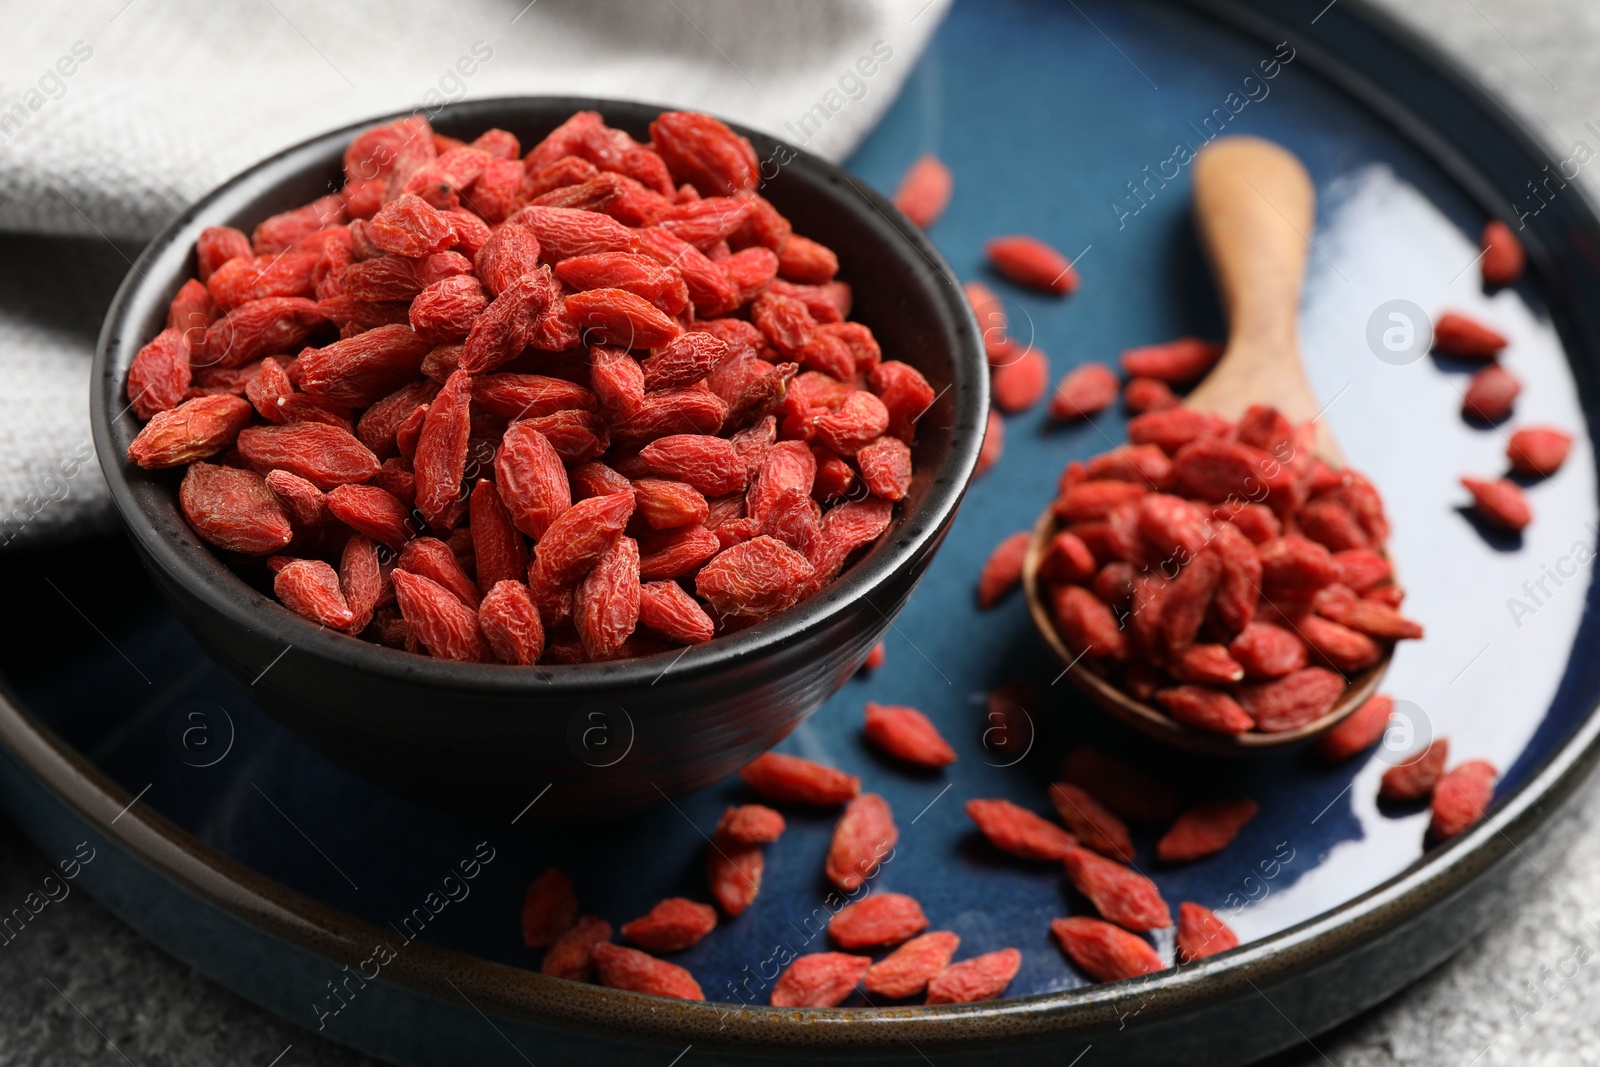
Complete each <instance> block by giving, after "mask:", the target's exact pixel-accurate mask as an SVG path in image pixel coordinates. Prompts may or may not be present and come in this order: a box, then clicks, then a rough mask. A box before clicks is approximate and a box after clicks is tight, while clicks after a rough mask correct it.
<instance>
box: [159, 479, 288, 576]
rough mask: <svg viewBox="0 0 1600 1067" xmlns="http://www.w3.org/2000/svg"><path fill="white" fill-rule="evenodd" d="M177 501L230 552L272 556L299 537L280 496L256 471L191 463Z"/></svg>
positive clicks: (191, 519) (199, 531)
mask: <svg viewBox="0 0 1600 1067" xmlns="http://www.w3.org/2000/svg"><path fill="white" fill-rule="evenodd" d="M178 507H179V508H180V509H181V510H182V511H183V517H184V518H185V519H186V520H188V523H189V525H190V526H191V527H193V528H194V531H195V533H197V534H199V535H200V536H201V538H203V539H204V540H205V541H207V542H208V543H210V544H213V545H216V546H217V547H218V548H221V549H224V550H226V551H229V552H242V553H244V554H246V555H251V556H267V555H271V554H272V553H274V552H277V551H278V550H280V549H282V548H284V547H285V546H287V545H288V544H289V542H290V540H292V539H293V537H294V530H293V528H292V527H291V526H290V524H289V517H288V516H287V515H286V514H284V510H283V507H282V506H281V505H280V504H279V502H278V498H277V497H276V496H274V494H273V493H272V491H271V489H270V488H269V487H268V485H267V483H266V482H264V481H262V479H261V476H260V475H258V474H255V473H254V472H252V471H247V470H239V469H237V468H234V467H222V466H215V465H213V464H210V463H192V464H190V465H189V469H188V470H187V471H186V472H184V476H183V483H182V484H181V485H180V486H179V487H178Z"/></svg>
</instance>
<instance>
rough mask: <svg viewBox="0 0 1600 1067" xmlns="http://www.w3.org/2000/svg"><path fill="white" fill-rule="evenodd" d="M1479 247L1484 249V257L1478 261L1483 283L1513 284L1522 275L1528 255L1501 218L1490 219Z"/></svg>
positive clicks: (1484, 228) (1485, 226)
mask: <svg viewBox="0 0 1600 1067" xmlns="http://www.w3.org/2000/svg"><path fill="white" fill-rule="evenodd" d="M1478 247H1479V248H1481V249H1483V259H1481V260H1479V262H1478V265H1479V269H1480V270H1481V271H1482V272H1483V284H1485V285H1513V284H1515V283H1516V280H1517V279H1518V278H1520V277H1522V268H1523V266H1524V265H1525V263H1526V261H1527V255H1526V253H1524V252H1523V250H1522V242H1521V241H1519V240H1517V236H1516V234H1514V233H1512V232H1511V227H1510V226H1507V225H1506V224H1505V223H1503V222H1501V221H1500V220H1499V219H1490V220H1489V222H1488V223H1486V224H1485V225H1484V227H1483V236H1482V238H1481V239H1480V240H1479V242H1478Z"/></svg>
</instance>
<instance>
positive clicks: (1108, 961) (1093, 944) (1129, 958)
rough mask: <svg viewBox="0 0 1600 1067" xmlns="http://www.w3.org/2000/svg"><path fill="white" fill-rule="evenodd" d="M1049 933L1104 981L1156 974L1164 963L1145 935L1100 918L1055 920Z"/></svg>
mask: <svg viewBox="0 0 1600 1067" xmlns="http://www.w3.org/2000/svg"><path fill="white" fill-rule="evenodd" d="M1050 932H1051V933H1052V934H1053V935H1055V939H1056V941H1057V942H1059V943H1060V945H1061V949H1062V951H1064V952H1065V953H1066V954H1067V955H1068V956H1070V957H1072V962H1074V963H1076V964H1077V965H1078V966H1079V967H1082V968H1083V969H1084V971H1086V972H1087V973H1088V975H1089V977H1091V978H1094V979H1097V980H1098V981H1101V982H1116V981H1120V980H1121V979H1124V978H1137V977H1139V976H1140V975H1145V974H1154V973H1155V972H1156V971H1159V970H1162V969H1164V966H1165V965H1164V964H1162V962H1161V957H1160V956H1158V955H1157V954H1156V950H1155V949H1153V948H1151V947H1150V943H1149V942H1148V941H1146V940H1145V939H1144V938H1142V937H1137V936H1135V935H1133V934H1130V933H1128V932H1127V931H1126V930H1119V929H1118V928H1117V927H1115V926H1112V925H1111V924H1110V923H1108V922H1103V921H1101V920H1099V919H1088V918H1084V917H1082V916H1076V915H1075V916H1073V917H1071V918H1069V919H1052V920H1051V921H1050Z"/></svg>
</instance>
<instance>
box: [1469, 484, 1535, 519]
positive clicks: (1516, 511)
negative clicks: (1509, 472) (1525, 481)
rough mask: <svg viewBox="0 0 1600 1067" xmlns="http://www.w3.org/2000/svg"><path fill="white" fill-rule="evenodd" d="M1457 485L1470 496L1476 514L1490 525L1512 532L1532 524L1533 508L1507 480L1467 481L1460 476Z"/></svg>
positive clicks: (1518, 488) (1520, 488)
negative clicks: (1459, 483) (1463, 488)
mask: <svg viewBox="0 0 1600 1067" xmlns="http://www.w3.org/2000/svg"><path fill="white" fill-rule="evenodd" d="M1461 484H1462V485H1463V486H1465V487H1466V489H1467V491H1468V492H1469V493H1471V494H1472V500H1473V505H1474V507H1475V508H1476V509H1477V513H1478V514H1479V515H1480V516H1481V517H1482V518H1483V520H1484V521H1485V522H1487V523H1489V524H1490V525H1493V526H1498V527H1499V528H1500V529H1502V530H1509V531H1511V532H1513V533H1515V532H1517V531H1519V530H1522V529H1524V528H1526V527H1527V525H1528V524H1529V523H1531V522H1532V521H1533V509H1532V508H1531V507H1529V506H1528V498H1527V496H1526V495H1525V494H1524V493H1523V492H1522V487H1521V486H1520V485H1518V484H1517V483H1516V482H1513V481H1512V480H1511V479H1509V478H1496V479H1494V480H1492V481H1491V480H1489V479H1487V478H1471V477H1466V476H1463V477H1462V479H1461Z"/></svg>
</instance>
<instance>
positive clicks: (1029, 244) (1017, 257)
mask: <svg viewBox="0 0 1600 1067" xmlns="http://www.w3.org/2000/svg"><path fill="white" fill-rule="evenodd" d="M984 252H985V254H986V255H988V257H989V262H990V263H993V264H994V267H995V269H996V270H998V271H999V272H1000V273H1001V274H1003V275H1005V276H1006V277H1007V278H1010V279H1011V280H1012V281H1014V282H1016V283H1017V284H1018V285H1026V286H1028V287H1029V288H1032V289H1041V290H1043V291H1044V292H1047V293H1070V292H1072V291H1073V290H1074V289H1076V288H1078V272H1077V270H1075V269H1074V268H1073V266H1072V264H1071V262H1069V261H1068V260H1067V257H1066V256H1063V255H1062V254H1061V253H1060V252H1057V251H1056V250H1055V249H1054V248H1052V247H1050V246H1049V245H1047V244H1045V243H1044V242H1043V241H1041V240H1039V239H1038V238H1037V237H1028V236H1025V235H1021V234H1018V235H1015V236H1011V237H996V238H994V239H993V240H991V241H989V242H988V243H987V244H985V245H984Z"/></svg>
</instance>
